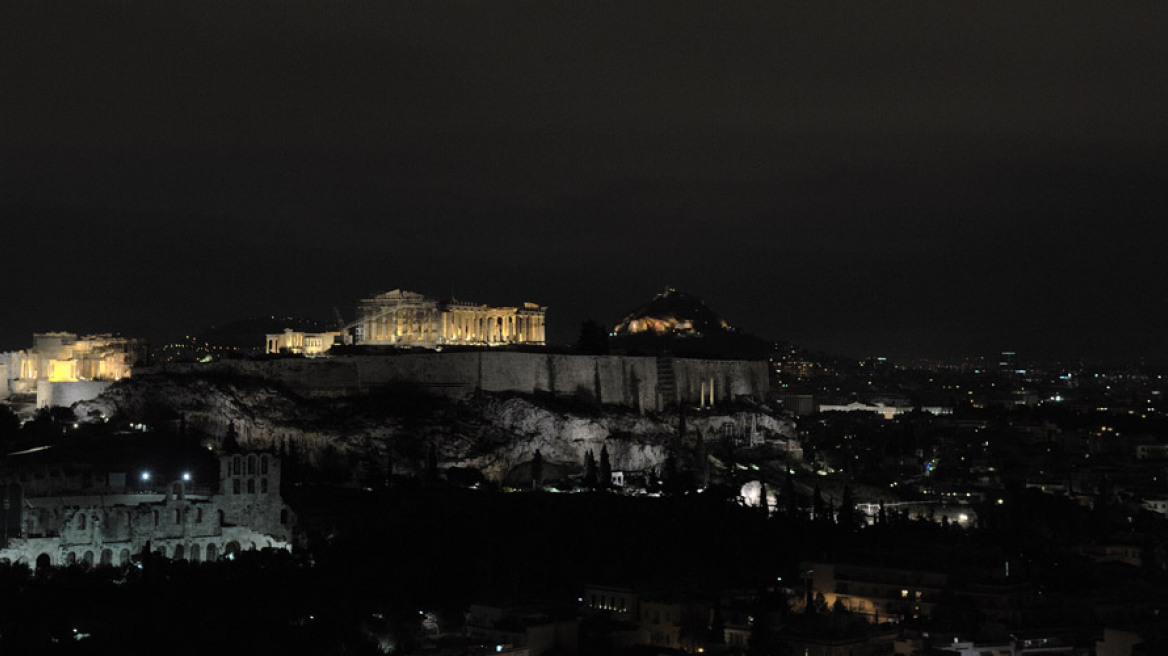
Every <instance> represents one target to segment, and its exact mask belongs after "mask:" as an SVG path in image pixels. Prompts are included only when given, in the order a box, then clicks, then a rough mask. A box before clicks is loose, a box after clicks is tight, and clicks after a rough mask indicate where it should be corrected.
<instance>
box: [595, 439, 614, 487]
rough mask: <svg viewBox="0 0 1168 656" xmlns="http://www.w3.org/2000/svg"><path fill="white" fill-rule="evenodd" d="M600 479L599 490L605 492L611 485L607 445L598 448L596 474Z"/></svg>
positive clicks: (610, 464)
mask: <svg viewBox="0 0 1168 656" xmlns="http://www.w3.org/2000/svg"><path fill="white" fill-rule="evenodd" d="M597 477H598V478H599V479H600V480H599V481H598V483H599V484H600V489H602V490H607V489H608V488H609V486H611V485H612V463H611V462H609V460H608V445H607V444H606V445H604V446H601V447H600V470H599V471H598V472H597Z"/></svg>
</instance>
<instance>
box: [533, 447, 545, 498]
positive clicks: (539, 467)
mask: <svg viewBox="0 0 1168 656" xmlns="http://www.w3.org/2000/svg"><path fill="white" fill-rule="evenodd" d="M542 485H543V454H542V453H540V452H539V449H536V450H535V455H534V456H532V457H531V489H533V490H538V489H539V488H540V486H542Z"/></svg>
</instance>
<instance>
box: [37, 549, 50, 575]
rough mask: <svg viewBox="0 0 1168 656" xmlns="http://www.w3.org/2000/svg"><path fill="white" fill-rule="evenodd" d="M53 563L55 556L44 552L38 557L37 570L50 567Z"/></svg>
mask: <svg viewBox="0 0 1168 656" xmlns="http://www.w3.org/2000/svg"><path fill="white" fill-rule="evenodd" d="M52 565H53V557H52V556H50V555H49V554H47V553H42V554H40V555H39V556H37V557H36V571H38V572H39V571H41V570H43V569H48V568H49V567H52Z"/></svg>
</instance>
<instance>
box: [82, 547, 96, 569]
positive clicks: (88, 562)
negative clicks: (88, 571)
mask: <svg viewBox="0 0 1168 656" xmlns="http://www.w3.org/2000/svg"><path fill="white" fill-rule="evenodd" d="M81 564H82V565H83V566H85V567H93V552H92V551H88V550H87V551H86V552H85V555H84V556H82V557H81Z"/></svg>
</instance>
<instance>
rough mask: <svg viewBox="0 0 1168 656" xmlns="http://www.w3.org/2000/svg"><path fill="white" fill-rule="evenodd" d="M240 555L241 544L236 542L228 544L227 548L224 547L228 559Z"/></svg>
mask: <svg viewBox="0 0 1168 656" xmlns="http://www.w3.org/2000/svg"><path fill="white" fill-rule="evenodd" d="M238 553H239V543H238V542H236V541H235V540H232V541H230V542H228V543H227V546H225V547H223V555H224V556H225V557H227V558H233V557H235V555H236V554H238Z"/></svg>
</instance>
